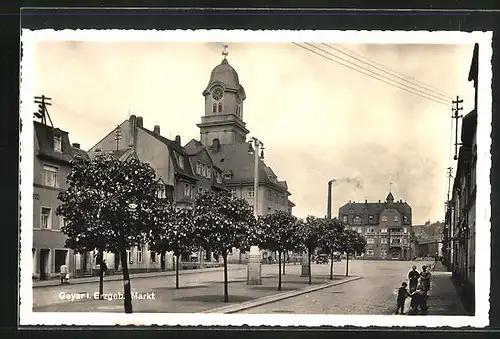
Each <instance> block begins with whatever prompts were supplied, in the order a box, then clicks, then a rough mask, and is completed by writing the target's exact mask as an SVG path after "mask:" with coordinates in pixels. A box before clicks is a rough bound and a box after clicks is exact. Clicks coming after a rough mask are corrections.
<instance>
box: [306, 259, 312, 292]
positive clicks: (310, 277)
mask: <svg viewBox="0 0 500 339" xmlns="http://www.w3.org/2000/svg"><path fill="white" fill-rule="evenodd" d="M307 256H308V259H309V285H311V284H312V275H311V271H312V267H311V251H308V252H307Z"/></svg>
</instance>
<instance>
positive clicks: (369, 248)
mask: <svg viewBox="0 0 500 339" xmlns="http://www.w3.org/2000/svg"><path fill="white" fill-rule="evenodd" d="M339 217H340V219H341V220H342V222H343V223H344V225H346V228H347V229H352V230H355V231H357V232H358V233H360V234H362V235H363V236H364V237H365V238H366V243H367V245H366V253H365V255H364V257H363V258H364V259H378V260H411V258H412V257H413V250H412V246H411V243H412V242H411V240H412V238H411V234H412V219H411V217H412V216H411V207H410V205H409V204H408V203H407V202H403V201H402V200H398V201H394V196H393V195H392V193H391V192H389V194H388V195H387V197H386V199H385V201H384V202H381V201H380V200H379V201H378V202H368V201H367V200H365V202H364V203H356V202H351V201H349V202H348V203H347V204H345V205H343V206H342V207H340V209H339Z"/></svg>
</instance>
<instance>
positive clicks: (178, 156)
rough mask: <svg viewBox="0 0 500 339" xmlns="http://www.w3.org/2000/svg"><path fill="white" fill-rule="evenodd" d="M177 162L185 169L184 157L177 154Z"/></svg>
mask: <svg viewBox="0 0 500 339" xmlns="http://www.w3.org/2000/svg"><path fill="white" fill-rule="evenodd" d="M177 161H178V162H179V167H180V168H181V169H184V158H183V157H182V155H180V154H177Z"/></svg>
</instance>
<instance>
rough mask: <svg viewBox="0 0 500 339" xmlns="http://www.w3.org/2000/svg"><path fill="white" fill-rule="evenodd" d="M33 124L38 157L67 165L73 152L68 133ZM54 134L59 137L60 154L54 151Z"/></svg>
mask: <svg viewBox="0 0 500 339" xmlns="http://www.w3.org/2000/svg"><path fill="white" fill-rule="evenodd" d="M33 124H34V131H35V135H36V138H37V141H38V146H39V149H38V156H39V157H43V158H48V159H51V160H55V161H60V162H63V163H67V164H69V162H70V161H71V159H72V158H73V155H74V151H73V147H72V146H71V144H70V142H69V136H68V132H65V131H62V130H60V129H58V128H54V127H51V126H47V125H45V124H42V123H40V122H38V121H33ZM56 134H58V135H60V136H61V143H62V151H61V152H57V151H54V135H56Z"/></svg>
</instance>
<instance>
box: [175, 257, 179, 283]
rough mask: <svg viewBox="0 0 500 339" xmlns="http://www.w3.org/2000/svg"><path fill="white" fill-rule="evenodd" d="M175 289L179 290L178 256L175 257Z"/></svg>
mask: <svg viewBox="0 0 500 339" xmlns="http://www.w3.org/2000/svg"><path fill="white" fill-rule="evenodd" d="M175 288H176V289H179V256H178V255H176V256H175Z"/></svg>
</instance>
